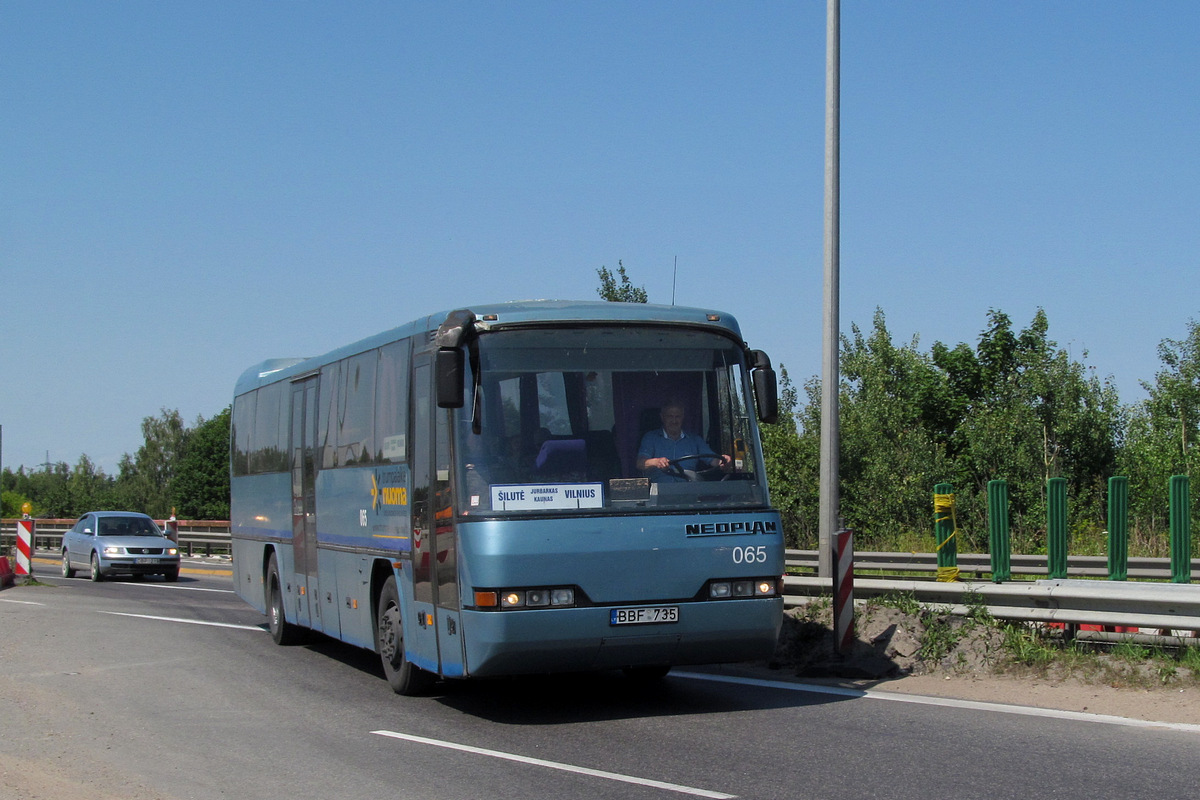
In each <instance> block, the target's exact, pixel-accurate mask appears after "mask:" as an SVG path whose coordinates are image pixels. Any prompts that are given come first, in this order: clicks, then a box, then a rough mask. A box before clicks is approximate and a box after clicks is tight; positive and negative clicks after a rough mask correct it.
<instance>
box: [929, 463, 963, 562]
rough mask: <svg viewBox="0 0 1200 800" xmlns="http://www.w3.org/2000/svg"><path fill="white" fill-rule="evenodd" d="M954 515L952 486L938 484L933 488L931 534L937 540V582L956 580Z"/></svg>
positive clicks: (956, 548)
mask: <svg viewBox="0 0 1200 800" xmlns="http://www.w3.org/2000/svg"><path fill="white" fill-rule="evenodd" d="M957 527H958V526H957V525H956V524H955V514H954V486H953V485H951V484H949V483H939V484H938V485H937V486H934V487H933V533H934V537H935V538H936V539H937V565H938V578H937V579H938V580H939V581H956V580H958V542H957V541H955V539H956V537H955V533H957Z"/></svg>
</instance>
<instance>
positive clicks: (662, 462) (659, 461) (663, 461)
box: [646, 457, 671, 469]
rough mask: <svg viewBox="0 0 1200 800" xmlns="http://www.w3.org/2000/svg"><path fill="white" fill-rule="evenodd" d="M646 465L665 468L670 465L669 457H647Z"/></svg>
mask: <svg viewBox="0 0 1200 800" xmlns="http://www.w3.org/2000/svg"><path fill="white" fill-rule="evenodd" d="M646 466H648V467H658V468H659V469H666V468H667V467H669V466H671V459H669V458H665V457H664V458H647V459H646Z"/></svg>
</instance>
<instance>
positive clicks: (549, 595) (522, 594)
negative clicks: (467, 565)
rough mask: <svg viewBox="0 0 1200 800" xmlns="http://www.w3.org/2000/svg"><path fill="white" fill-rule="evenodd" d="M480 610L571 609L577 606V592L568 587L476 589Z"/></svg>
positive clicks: (476, 603)
mask: <svg viewBox="0 0 1200 800" xmlns="http://www.w3.org/2000/svg"><path fill="white" fill-rule="evenodd" d="M474 595H475V605H476V607H478V608H497V607H499V608H500V609H509V608H569V607H571V606H574V605H575V590H574V589H573V588H570V587H566V586H546V587H536V588H533V589H503V590H501V591H498V592H497V591H494V590H491V589H476V590H475V591H474Z"/></svg>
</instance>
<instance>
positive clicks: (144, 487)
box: [116, 408, 189, 518]
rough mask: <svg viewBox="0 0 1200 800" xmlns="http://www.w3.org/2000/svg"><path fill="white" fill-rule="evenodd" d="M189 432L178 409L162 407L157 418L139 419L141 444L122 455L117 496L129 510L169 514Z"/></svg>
mask: <svg viewBox="0 0 1200 800" xmlns="http://www.w3.org/2000/svg"><path fill="white" fill-rule="evenodd" d="M188 434H189V431H188V429H187V427H186V426H185V425H184V424H183V418H182V417H181V416H180V415H179V412H178V411H175V410H172V411H168V410H167V409H165V408H164V409H162V416H160V417H146V418H144V419H143V420H142V437H143V439H144V441H143V443H142V446H141V447H139V448H138V451H137V453H136V454H135V455H134V456H133V457H130V456H129V455H128V454H126V455H124V456H123V457H122V458H121V464H120V474H119V475H118V476H117V485H116V496H117V499H118V500H119V501H120V503H121V504H122V505H123V506H124V507H125V508H126V509H128V510H131V511H133V510H141V511H143V512H144V513H146V514H149V515H150V516H152V517H157V518H163V517H166V516H168V515H169V514H170V513H171V499H172V487H171V482H172V481H173V480H174V478H175V471H176V469H177V467H178V464H179V460H180V458H181V457H182V455H183V453H184V452H185V450H186V447H187V438H188Z"/></svg>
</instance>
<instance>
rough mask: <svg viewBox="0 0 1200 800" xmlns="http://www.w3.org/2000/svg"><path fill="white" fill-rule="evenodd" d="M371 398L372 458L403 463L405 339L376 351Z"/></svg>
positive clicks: (405, 446)
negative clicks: (373, 405)
mask: <svg viewBox="0 0 1200 800" xmlns="http://www.w3.org/2000/svg"><path fill="white" fill-rule="evenodd" d="M375 399H376V410H375V445H374V450H375V461H376V463H380V464H394V463H399V462H403V461H404V460H405V459H407V458H408V436H407V432H408V340H407V339H406V340H404V341H400V342H394V343H393V344H389V345H387V346H386V347H384V348H383V349H382V350H380V352H379V375H378V382H377V384H376V391H375Z"/></svg>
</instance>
